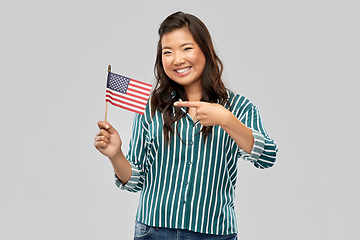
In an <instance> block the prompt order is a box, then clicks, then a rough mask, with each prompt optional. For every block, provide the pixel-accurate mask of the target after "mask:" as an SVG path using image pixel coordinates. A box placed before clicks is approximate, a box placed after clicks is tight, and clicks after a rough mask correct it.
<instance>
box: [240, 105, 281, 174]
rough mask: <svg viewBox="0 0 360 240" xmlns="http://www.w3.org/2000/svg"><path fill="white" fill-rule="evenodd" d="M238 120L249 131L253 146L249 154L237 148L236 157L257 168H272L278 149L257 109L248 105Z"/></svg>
mask: <svg viewBox="0 0 360 240" xmlns="http://www.w3.org/2000/svg"><path fill="white" fill-rule="evenodd" d="M240 120H241V121H242V123H244V124H245V125H246V126H247V127H249V128H250V129H251V131H252V134H253V137H254V145H253V148H252V150H251V154H248V153H247V152H245V151H244V150H242V149H240V148H239V151H238V156H239V157H241V158H242V159H244V160H246V161H250V162H252V163H253V164H254V166H255V167H257V168H261V169H263V168H269V167H272V166H273V165H274V163H275V160H276V154H277V152H278V147H277V145H276V143H275V142H274V140H272V139H271V138H270V137H269V135H268V134H267V132H266V130H265V127H264V125H263V123H262V120H261V117H260V114H259V110H258V108H257V107H256V106H254V105H252V104H250V105H249V106H248V107H247V111H246V112H245V114H244V115H243V116H241V119H240Z"/></svg>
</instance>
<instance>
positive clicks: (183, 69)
mask: <svg viewBox="0 0 360 240" xmlns="http://www.w3.org/2000/svg"><path fill="white" fill-rule="evenodd" d="M190 69H191V67H186V68H181V69H175V72H176V73H177V74H179V75H185V74H187V73H188V72H189V71H190Z"/></svg>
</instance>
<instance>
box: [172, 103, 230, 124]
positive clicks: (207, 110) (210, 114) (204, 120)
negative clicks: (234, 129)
mask: <svg viewBox="0 0 360 240" xmlns="http://www.w3.org/2000/svg"><path fill="white" fill-rule="evenodd" d="M174 106H177V107H189V108H196V114H195V116H197V118H198V119H199V121H200V123H201V124H202V125H204V126H213V125H219V126H222V125H223V124H225V122H226V119H228V118H229V116H231V115H232V113H231V112H230V111H229V110H227V109H226V108H224V107H223V106H222V105H220V104H217V103H208V102H196V101H179V102H175V103H174ZM229 114H231V115H229Z"/></svg>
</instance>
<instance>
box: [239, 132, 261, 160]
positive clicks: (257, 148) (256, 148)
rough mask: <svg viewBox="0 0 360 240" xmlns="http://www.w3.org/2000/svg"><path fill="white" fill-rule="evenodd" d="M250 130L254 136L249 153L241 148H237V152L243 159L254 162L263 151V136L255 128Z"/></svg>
mask: <svg viewBox="0 0 360 240" xmlns="http://www.w3.org/2000/svg"><path fill="white" fill-rule="evenodd" d="M251 131H252V133H253V137H254V145H253V148H252V150H251V154H248V153H247V152H245V151H244V150H242V149H240V150H239V153H240V156H241V157H242V158H243V159H244V160H246V161H250V162H256V161H257V160H258V159H259V158H260V156H261V155H262V153H263V152H264V148H265V138H264V136H263V135H262V134H261V133H259V132H258V131H256V130H254V129H251Z"/></svg>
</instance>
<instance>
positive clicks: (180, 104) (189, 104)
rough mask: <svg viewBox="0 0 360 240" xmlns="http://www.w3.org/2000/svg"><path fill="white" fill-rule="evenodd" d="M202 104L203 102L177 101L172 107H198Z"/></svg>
mask: <svg viewBox="0 0 360 240" xmlns="http://www.w3.org/2000/svg"><path fill="white" fill-rule="evenodd" d="M202 104H204V103H203V102H198V101H178V102H174V106H176V107H194V108H197V107H200V106H201V105H202Z"/></svg>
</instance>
